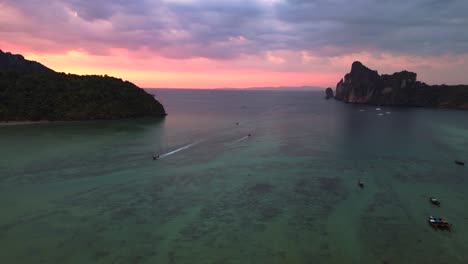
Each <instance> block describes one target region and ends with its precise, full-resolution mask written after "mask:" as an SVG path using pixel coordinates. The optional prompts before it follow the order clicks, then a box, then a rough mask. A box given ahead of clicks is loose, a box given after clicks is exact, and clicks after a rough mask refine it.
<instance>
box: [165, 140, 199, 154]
mask: <svg viewBox="0 0 468 264" xmlns="http://www.w3.org/2000/svg"><path fill="white" fill-rule="evenodd" d="M200 142H201V140H200V141H197V142H194V143H192V144H188V145H187V146H183V147H180V148H178V149H175V150H173V151H171V152H168V153H164V154H161V155H160V156H159V158H158V159H162V158H166V157H168V156H171V155H174V154H176V153H177V152H180V151H182V150H186V149H189V148H191V147H193V146H195V145H197V144H198V143H200Z"/></svg>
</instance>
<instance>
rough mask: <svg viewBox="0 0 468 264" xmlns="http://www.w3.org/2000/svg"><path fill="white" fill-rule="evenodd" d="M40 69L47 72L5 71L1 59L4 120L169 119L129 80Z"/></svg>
mask: <svg viewBox="0 0 468 264" xmlns="http://www.w3.org/2000/svg"><path fill="white" fill-rule="evenodd" d="M3 54H5V53H3ZM1 56H2V54H0V57H1ZM12 56H18V55H12ZM21 58H22V56H21ZM19 64H24V63H22V62H20V63H19ZM37 65H41V66H42V64H39V63H37ZM34 67H36V66H33V68H34ZM42 67H44V68H45V69H47V70H44V68H41V67H39V68H37V69H38V70H32V71H30V70H28V71H23V70H20V69H18V68H14V67H13V68H12V67H9V68H8V67H5V65H4V60H0V121H26V120H28V121H36V120H51V121H54V120H95V119H120V118H136V117H146V116H153V117H160V116H161V117H162V116H165V115H166V112H165V110H164V107H163V106H162V105H161V104H160V103H159V102H158V101H157V100H156V99H154V97H153V96H152V95H150V94H148V93H146V92H145V91H144V90H143V89H141V88H139V87H137V86H136V85H134V84H133V83H130V82H128V81H123V80H121V79H117V78H113V77H108V76H97V75H90V76H80V75H75V74H65V73H57V72H54V71H52V70H50V69H48V68H47V67H45V66H42ZM30 68H31V67H30Z"/></svg>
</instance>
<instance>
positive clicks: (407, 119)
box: [0, 90, 468, 263]
mask: <svg viewBox="0 0 468 264" xmlns="http://www.w3.org/2000/svg"><path fill="white" fill-rule="evenodd" d="M156 95H157V97H158V99H160V100H161V102H162V103H163V104H164V105H165V106H166V108H167V111H168V113H169V116H167V118H166V119H165V120H152V119H141V120H123V121H100V122H97V121H96V122H95V121H92V122H74V123H56V124H41V125H27V126H16V127H0V146H1V150H0V208H1V209H2V211H1V213H0V215H1V217H0V248H1V250H0V263H467V262H468V209H467V208H468V193H467V192H466V190H467V188H468V169H467V168H464V167H460V166H456V165H455V164H454V162H453V161H454V160H455V159H464V160H467V161H468V122H467V120H468V112H463V111H452V110H435V109H420V108H388V107H384V108H382V110H381V111H377V110H376V109H375V107H370V106H358V105H348V104H344V103H340V102H336V101H334V100H329V101H327V100H324V99H323V93H322V92H320V93H318V92H317V93H316V92H270V91H208V90H201V91H186V90H158V91H157V92H156ZM360 110H364V111H360ZM386 112H391V113H389V114H387V113H386ZM379 113H383V115H378V114H379ZM236 122H239V125H237V124H236ZM249 133H251V135H252V136H251V137H246V136H247V135H248V134H249ZM165 153H168V155H166V156H163V158H161V159H160V160H157V161H153V160H152V158H151V157H152V155H153V154H165ZM359 179H362V180H363V181H365V183H366V185H365V188H364V189H359V188H358V186H357V181H358V180H359ZM429 196H436V197H437V198H439V199H440V200H441V202H442V206H441V207H440V208H437V207H434V206H432V205H431V204H429V202H428V197H429ZM429 215H437V216H441V217H445V218H446V219H447V220H448V221H450V222H451V223H453V224H454V228H453V230H452V232H446V231H445V232H444V231H436V230H433V229H432V228H431V227H429V226H428V224H427V217H428V216H429Z"/></svg>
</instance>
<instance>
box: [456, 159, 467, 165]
mask: <svg viewBox="0 0 468 264" xmlns="http://www.w3.org/2000/svg"><path fill="white" fill-rule="evenodd" d="M455 164H458V165H461V166H465V162H464V161H461V160H455Z"/></svg>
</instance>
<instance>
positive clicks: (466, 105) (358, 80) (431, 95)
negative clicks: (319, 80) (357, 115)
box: [335, 61, 468, 109]
mask: <svg viewBox="0 0 468 264" xmlns="http://www.w3.org/2000/svg"><path fill="white" fill-rule="evenodd" d="M335 99H337V100H340V101H344V102H347V103H361V104H374V105H400V106H429V107H448V108H459V109H468V86H467V85H455V86H447V85H427V84H425V83H423V82H419V81H417V80H416V73H414V72H408V71H402V72H396V73H394V74H392V75H387V74H383V75H379V74H378V73H377V71H374V70H371V69H369V68H367V67H366V66H364V65H363V64H362V63H361V62H358V61H356V62H354V63H353V64H352V66H351V72H350V73H348V74H346V75H345V76H344V78H343V79H341V80H340V81H339V82H338V84H337V85H336V94H335Z"/></svg>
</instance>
